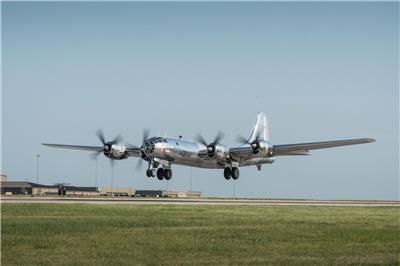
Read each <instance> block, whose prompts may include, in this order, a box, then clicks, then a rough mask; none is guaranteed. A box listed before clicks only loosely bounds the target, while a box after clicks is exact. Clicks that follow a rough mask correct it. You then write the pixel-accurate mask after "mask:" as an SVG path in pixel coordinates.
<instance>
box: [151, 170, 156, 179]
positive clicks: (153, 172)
mask: <svg viewBox="0 0 400 266" xmlns="http://www.w3.org/2000/svg"><path fill="white" fill-rule="evenodd" d="M156 175H157V171H156V169H154V168H153V169H151V176H152V177H155V176H156Z"/></svg>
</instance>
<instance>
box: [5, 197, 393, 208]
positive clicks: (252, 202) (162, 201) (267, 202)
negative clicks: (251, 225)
mask: <svg viewBox="0 0 400 266" xmlns="http://www.w3.org/2000/svg"><path fill="white" fill-rule="evenodd" d="M1 202H2V203H61V204H159V205H167V204H168V205H244V206H246V205H247V206H280V205H281V206H367V207H383V206H395V207H400V201H367V200H365V201H361V200H346V201H345V200H290V199H287V200H282V199H276V200H275V199H207V198H200V199H177V198H173V199H171V198H76V197H75V198H67V197H65V198H64V197H63V198H61V197H60V198H55V197H54V198H53V197H2V198H1Z"/></svg>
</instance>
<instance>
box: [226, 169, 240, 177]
mask: <svg viewBox="0 0 400 266" xmlns="http://www.w3.org/2000/svg"><path fill="white" fill-rule="evenodd" d="M239 175H240V172H239V168H237V167H232V168H229V167H226V168H225V169H224V177H225V179H226V180H229V179H231V177H232V179H233V180H236V179H238V178H239Z"/></svg>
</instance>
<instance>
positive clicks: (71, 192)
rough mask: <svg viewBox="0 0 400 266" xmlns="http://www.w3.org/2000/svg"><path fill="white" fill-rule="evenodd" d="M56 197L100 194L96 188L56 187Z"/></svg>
mask: <svg viewBox="0 0 400 266" xmlns="http://www.w3.org/2000/svg"><path fill="white" fill-rule="evenodd" d="M58 195H65V196H99V195H100V192H99V189H98V188H97V187H76V186H69V185H68V186H65V185H58Z"/></svg>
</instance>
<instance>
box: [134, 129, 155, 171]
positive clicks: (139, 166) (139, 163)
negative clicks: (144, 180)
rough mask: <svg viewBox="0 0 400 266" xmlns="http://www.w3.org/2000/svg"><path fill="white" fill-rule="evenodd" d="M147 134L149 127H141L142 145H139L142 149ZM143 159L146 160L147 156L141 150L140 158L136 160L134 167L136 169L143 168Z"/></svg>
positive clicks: (148, 134) (148, 133)
mask: <svg viewBox="0 0 400 266" xmlns="http://www.w3.org/2000/svg"><path fill="white" fill-rule="evenodd" d="M149 136H150V129H147V128H144V129H143V134H142V146H141V147H140V148H141V149H143V146H144V143H145V142H146V140H147V139H148V138H149ZM130 145H132V144H130ZM132 146H133V147H135V148H138V147H137V146H134V145H132ZM141 159H142V160H141ZM143 160H145V161H147V160H148V158H147V156H146V155H145V154H144V152H143V151H141V156H140V159H139V160H137V163H136V167H135V168H136V170H137V171H139V170H141V169H142V168H143Z"/></svg>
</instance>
